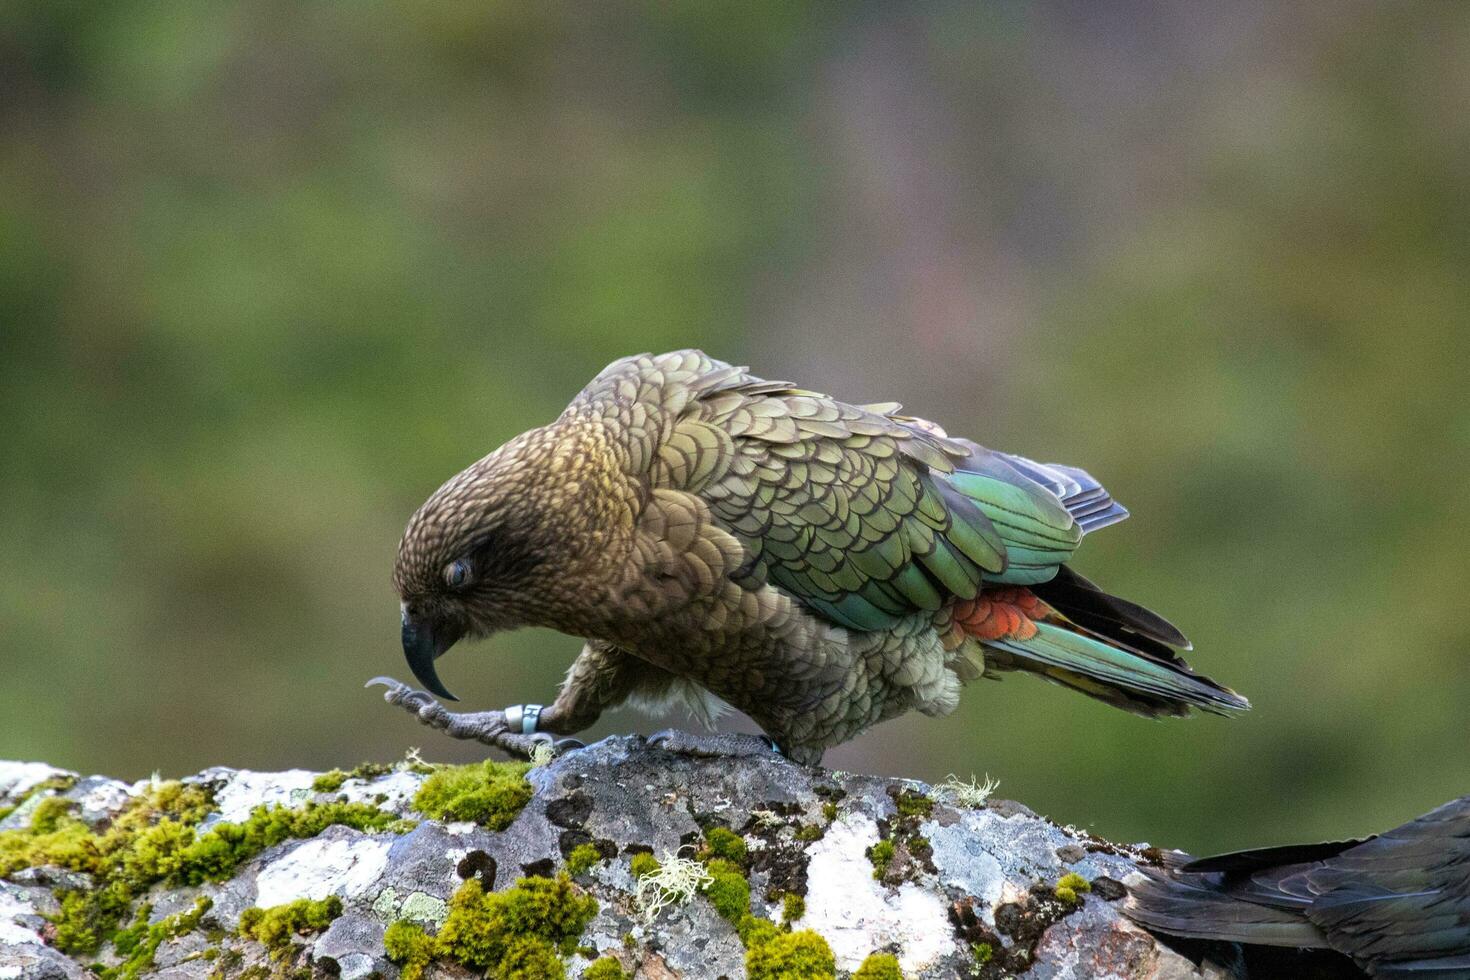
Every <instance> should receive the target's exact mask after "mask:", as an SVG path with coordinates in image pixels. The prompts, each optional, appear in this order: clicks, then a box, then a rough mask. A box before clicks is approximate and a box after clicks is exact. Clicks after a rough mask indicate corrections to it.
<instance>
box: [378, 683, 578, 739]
mask: <svg viewBox="0 0 1470 980" xmlns="http://www.w3.org/2000/svg"><path fill="white" fill-rule="evenodd" d="M374 685H382V686H383V687H385V688H387V690H386V691H384V692H383V700H384V701H387V702H388V703H389V704H396V705H398V706H399V707H401V708H403V709H404V710H406V711H408V712H409V713H410V714H412V715H413V716H414V717H416V718H418V720H419V722H420V723H422V724H424V725H428V726H429V727H430V728H435V729H438V730H439V731H441V732H443V733H444V734H446V735H448V736H449V737H450V738H457V739H464V740H467V741H473V742H479V743H481V744H482V745H489V746H491V747H492V748H497V749H500V750H501V751H502V752H506V753H508V754H510V755H513V756H518V757H520V758H522V759H530V758H532V757H533V755H534V753H535V750H536V747H537V745H540V744H545V745H549V746H550V748H551V753H552V758H555V757H557V756H559V755H561V754H562V753H564V752H569V751H571V750H573V749H579V748H582V747H583V745H582V743H581V742H579V741H577V740H576V739H574V738H563V739H554V738H553V737H552V736H551V735H550V734H548V733H546V732H535V733H532V734H529V735H523V734H521V733H520V732H512V731H511V730H510V727H509V726H508V725H507V724H506V719H505V712H504V711H466V712H454V711H449V710H448V709H446V708H445V707H444V705H442V704H440V703H439V702H438V700H436V699H435V698H434V696H433V695H432V694H429V693H428V692H426V691H418V690H415V689H413V688H411V687H409V686H408V685H407V684H403V683H401V682H399V681H396V680H394V679H393V678H391V677H374V678H373V679H372V680H370V681H368V682H367V684H365V685H364V686H365V687H372V686H374Z"/></svg>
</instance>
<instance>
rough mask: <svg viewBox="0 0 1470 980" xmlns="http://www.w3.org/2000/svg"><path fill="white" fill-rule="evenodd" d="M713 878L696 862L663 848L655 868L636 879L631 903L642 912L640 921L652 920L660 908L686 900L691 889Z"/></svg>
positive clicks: (692, 893) (703, 884) (693, 889)
mask: <svg viewBox="0 0 1470 980" xmlns="http://www.w3.org/2000/svg"><path fill="white" fill-rule="evenodd" d="M714 880H715V879H714V876H713V875H711V874H710V873H709V871H708V869H706V868H705V866H704V865H702V864H700V863H699V862H698V861H694V860H691V859H690V858H686V857H680V856H679V855H677V854H674V853H673V852H671V851H664V855H663V857H661V858H659V865H658V870H657V871H655V872H653V873H652V874H646V875H644V876H643V877H642V878H639V879H638V887H637V889H636V890H635V891H634V892H633V903H634V904H635V905H637V906H638V908H639V910H640V911H641V912H642V914H643V921H644V922H645V923H652V922H653V920H654V919H656V918H658V914H659V913H660V912H662V911H663V910H664V909H666V908H668V907H669V906H671V905H678V904H680V903H683V902H687V901H689V899H690V898H692V897H694V893H695V892H697V891H699V889H701V888H703V887H704V886H705V885H708V884H709V883H710V882H712V881H714Z"/></svg>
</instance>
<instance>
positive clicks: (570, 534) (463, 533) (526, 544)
mask: <svg viewBox="0 0 1470 980" xmlns="http://www.w3.org/2000/svg"><path fill="white" fill-rule="evenodd" d="M605 457H606V453H605V451H604V450H603V448H602V446H601V445H600V444H599V440H598V439H596V438H595V435H589V434H588V433H577V432H568V431H565V429H564V428H558V427H554V426H549V427H546V428H544V429H534V430H532V431H531V432H527V433H525V434H523V435H521V436H518V437H517V438H516V439H513V440H512V441H511V442H508V443H506V444H505V445H504V446H502V447H500V448H499V449H497V450H496V451H495V452H493V453H491V454H490V455H489V456H486V457H485V458H484V459H481V460H479V461H478V462H476V463H474V464H472V465H471V466H469V467H468V468H467V469H465V470H463V471H462V472H460V473H459V474H457V475H456V476H454V477H453V478H452V479H450V480H449V482H447V483H445V484H444V485H443V486H442V487H440V488H439V489H438V490H436V491H435V492H434V494H433V495H432V496H431V497H429V499H428V500H427V501H425V502H424V504H423V506H421V507H420V508H419V509H418V510H417V511H416V512H415V513H414V515H413V517H411V518H410V519H409V522H408V528H407V530H405V531H404V534H403V540H402V541H401V542H400V543H399V546H398V558H397V561H396V563H395V565H394V570H393V585H394V588H395V589H397V591H398V596H399V599H400V600H401V608H402V613H403V653H404V656H405V657H406V658H407V660H408V665H409V668H410V669H411V670H412V671H413V673H414V676H415V677H417V678H418V680H419V682H420V683H422V684H423V685H424V686H425V687H427V688H428V689H429V690H431V691H433V692H434V693H435V694H437V695H439V696H440V697H444V698H449V699H451V700H453V699H454V695H452V694H450V693H449V691H448V690H446V689H445V687H444V685H443V683H442V682H440V680H439V677H438V675H437V674H436V673H435V670H434V661H435V660H436V659H437V658H439V657H440V656H442V655H443V654H444V652H445V651H447V650H448V649H449V648H450V647H451V646H453V645H454V644H455V643H456V642H457V641H459V640H460V639H462V638H464V637H471V638H481V637H485V636H489V635H490V634H492V633H497V632H501V631H503V630H509V629H515V628H516V627H520V626H550V627H552V628H557V629H563V630H564V631H571V630H572V629H573V628H574V627H575V625H576V624H577V623H578V622H579V621H581V619H583V618H584V616H583V613H584V612H585V610H586V609H587V608H589V606H591V605H594V604H595V602H596V600H595V599H594V598H593V594H594V593H595V592H596V591H597V584H598V583H599V582H600V581H605V580H606V571H605V568H606V563H607V561H609V560H610V554H609V552H610V549H609V548H608V543H609V539H610V537H611V535H610V534H609V527H610V524H609V521H608V506H607V505H608V499H607V498H608V497H609V496H610V495H609V493H608V488H609V486H610V483H611V481H610V479H609V476H610V471H609V466H608V465H607V461H606V459H605ZM611 526H615V524H613V525H611Z"/></svg>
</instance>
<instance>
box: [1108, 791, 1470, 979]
mask: <svg viewBox="0 0 1470 980" xmlns="http://www.w3.org/2000/svg"><path fill="white" fill-rule="evenodd" d="M1124 911H1125V912H1126V913H1127V914H1128V915H1129V916H1130V917H1131V918H1132V919H1134V920H1135V921H1137V922H1138V923H1140V924H1142V925H1144V926H1146V927H1148V928H1149V929H1152V930H1154V931H1155V932H1161V933H1165V934H1168V935H1173V936H1182V937H1186V938H1190V939H1203V940H1216V941H1222V942H1228V943H1242V944H1247V945H1248V946H1274V947H1281V946H1285V947H1294V948H1297V949H1333V950H1336V951H1338V952H1339V953H1343V954H1345V955H1347V956H1350V957H1352V959H1353V960H1354V961H1355V962H1356V963H1357V964H1358V965H1359V966H1360V967H1362V968H1363V969H1364V970H1365V971H1366V972H1367V973H1368V974H1369V975H1370V976H1374V977H1402V978H1409V977H1422V978H1425V980H1428V978H1434V980H1470V796H1465V797H1461V798H1460V799H1458V800H1454V801H1451V802H1449V803H1446V804H1445V805H1444V806H1441V807H1439V808H1438V809H1435V810H1431V811H1430V812H1429V813H1426V814H1425V815H1424V816H1422V817H1419V818H1418V819H1416V820H1411V821H1409V822H1408V823H1406V824H1404V825H1403V826H1401V827H1395V828H1394V829H1393V830H1390V831H1386V832H1385V833H1383V834H1380V835H1378V836H1375V837H1369V838H1367V839H1365V840H1349V841H1340V842H1337V843H1330V844H1301V845H1287V846H1284V847H1267V848H1262V849H1259V850H1252V851H1239V852H1237V853H1234V854H1224V855H1220V856H1218V857H1211V858H1205V859H1203V860H1199V861H1195V860H1191V859H1190V857H1189V856H1188V855H1183V854H1177V853H1175V854H1171V855H1169V856H1168V860H1167V861H1166V866H1165V868H1164V869H1149V870H1148V871H1147V878H1146V879H1145V880H1144V881H1143V882H1142V883H1140V884H1137V885H1135V886H1134V887H1133V888H1132V889H1131V894H1130V895H1129V898H1128V903H1127V905H1125V906H1124Z"/></svg>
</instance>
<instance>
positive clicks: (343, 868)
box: [255, 837, 393, 908]
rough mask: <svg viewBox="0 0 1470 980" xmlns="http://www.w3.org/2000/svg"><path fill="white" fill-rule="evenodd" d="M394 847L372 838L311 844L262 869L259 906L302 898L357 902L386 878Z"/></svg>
mask: <svg viewBox="0 0 1470 980" xmlns="http://www.w3.org/2000/svg"><path fill="white" fill-rule="evenodd" d="M392 846H393V845H392V842H391V841H383V840H374V839H373V838H370V837H364V838H359V839H357V840H322V839H321V838H316V839H314V840H309V841H307V842H306V843H304V844H301V845H298V846H297V847H294V848H292V849H291V850H290V851H288V852H287V853H286V854H285V855H283V856H282V857H280V858H277V859H276V860H274V861H272V862H271V863H270V864H268V865H266V866H265V867H264V868H262V869H261V871H260V874H259V875H257V876H256V879H255V892H256V894H255V904H256V905H259V906H261V907H263V908H269V907H270V906H272V905H283V904H285V903H286V902H294V901H295V900H296V899H298V898H310V899H316V900H320V899H323V898H326V897H327V896H328V895H337V896H339V897H342V898H355V897H356V896H358V895H361V894H364V893H366V892H368V891H370V890H371V889H372V888H373V886H374V885H375V884H376V883H377V881H378V879H379V878H380V877H382V874H383V871H384V869H385V868H387V867H388V851H389V849H390V848H391V847H392Z"/></svg>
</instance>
